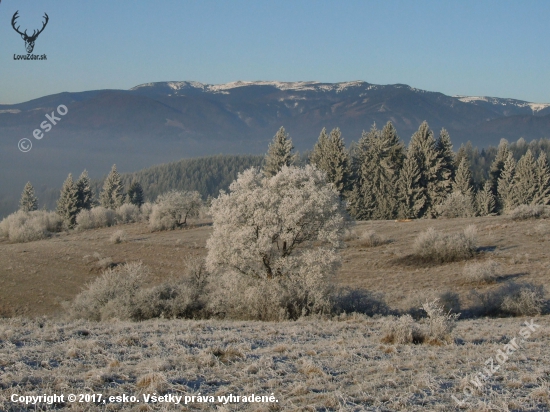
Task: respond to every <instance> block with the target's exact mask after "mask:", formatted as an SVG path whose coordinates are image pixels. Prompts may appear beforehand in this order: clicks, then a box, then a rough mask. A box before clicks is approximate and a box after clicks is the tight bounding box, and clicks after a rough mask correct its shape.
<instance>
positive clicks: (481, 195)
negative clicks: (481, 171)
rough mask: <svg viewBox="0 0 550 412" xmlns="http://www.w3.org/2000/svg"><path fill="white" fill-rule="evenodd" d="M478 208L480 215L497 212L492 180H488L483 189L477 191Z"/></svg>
mask: <svg viewBox="0 0 550 412" xmlns="http://www.w3.org/2000/svg"><path fill="white" fill-rule="evenodd" d="M476 209H477V213H478V215H479V216H488V215H490V214H492V213H494V212H495V210H496V202H495V196H494V195H493V190H492V187H491V182H490V181H486V182H485V184H484V185H483V189H481V190H479V191H478V192H477V194H476Z"/></svg>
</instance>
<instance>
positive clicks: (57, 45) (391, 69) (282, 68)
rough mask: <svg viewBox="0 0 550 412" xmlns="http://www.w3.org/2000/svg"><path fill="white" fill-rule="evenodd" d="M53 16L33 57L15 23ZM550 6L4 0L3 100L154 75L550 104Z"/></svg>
mask: <svg viewBox="0 0 550 412" xmlns="http://www.w3.org/2000/svg"><path fill="white" fill-rule="evenodd" d="M16 11H19V16H20V17H19V19H18V25H20V27H21V30H24V29H28V32H30V33H32V31H33V30H34V29H38V28H40V27H41V25H42V20H43V17H42V16H43V15H44V13H47V14H48V16H49V23H48V25H47V27H46V28H45V30H44V31H43V32H42V33H41V34H40V35H39V37H38V39H37V40H36V44H35V49H34V51H33V53H34V54H37V55H41V54H46V56H47V60H42V61H25V60H14V55H18V54H26V52H25V47H24V42H23V40H22V39H21V37H20V36H19V35H18V34H17V33H16V32H15V31H14V30H13V28H12V27H11V19H12V16H13V14H14V13H15V12H16ZM548 39H550V1H547V0H544V1H543V0H540V1H536V0H530V1H524V2H520V1H507V0H498V1H488V0H476V1H469V0H460V1H446V0H444V1H442V0H438V1H422V0H414V1H413V0H410V1H397V0H385V1H382V0H380V1H370V0H360V1H354V0H347V1H346V0H340V1H329V0H316V1H313V0H230V1H227V0H223V1H222V0H194V1H189V0H156V1H153V0H149V1H143V0H132V1H130V0H126V1H122V0H119V1H113V0H93V1H92V0H79V1H69V0H49V1H47V0H2V1H1V3H0V104H13V103H19V102H24V101H28V100H31V99H34V98H38V97H42V96H45V95H49V94H55V93H61V92H66V91H69V92H77V91H84V90H96V89H129V88H131V87H134V86H136V85H138V84H142V83H148V82H156V81H183V80H194V81H199V82H201V83H210V84H218V83H227V82H231V81H237V80H250V81H253V80H278V81H312V80H313V81H320V82H343V81H352V80H364V81H367V82H369V83H374V84H395V83H403V84H408V85H410V86H412V87H416V88H419V89H424V90H429V91H438V92H442V93H445V94H447V95H470V96H494V97H509V98H516V99H520V100H527V101H531V102H538V103H550V43H549V42H548Z"/></svg>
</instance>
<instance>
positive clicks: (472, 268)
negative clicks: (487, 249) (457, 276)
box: [462, 259, 498, 283]
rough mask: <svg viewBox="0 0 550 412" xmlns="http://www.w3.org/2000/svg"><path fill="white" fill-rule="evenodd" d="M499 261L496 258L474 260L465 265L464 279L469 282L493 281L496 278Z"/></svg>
mask: <svg viewBox="0 0 550 412" xmlns="http://www.w3.org/2000/svg"><path fill="white" fill-rule="evenodd" d="M497 270H498V263H497V262H495V261H494V260H491V259H489V260H487V261H484V262H473V263H470V264H467V265H466V266H464V270H463V272H462V273H463V276H464V280H465V281H466V282H469V283H492V282H494V281H495V280H496V273H497Z"/></svg>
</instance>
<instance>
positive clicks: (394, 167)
mask: <svg viewBox="0 0 550 412" xmlns="http://www.w3.org/2000/svg"><path fill="white" fill-rule="evenodd" d="M353 158H354V162H353V163H354V170H355V185H354V187H353V191H352V192H351V194H350V199H349V205H350V213H352V215H354V216H355V217H356V218H358V219H392V218H394V217H395V216H396V214H397V189H396V182H397V179H398V176H399V170H400V169H401V167H402V165H403V158H404V147H403V143H402V142H401V141H400V139H399V137H398V136H397V132H396V131H395V128H394V127H393V125H392V124H391V122H388V123H387V124H386V125H385V126H384V128H383V129H382V130H381V131H380V130H378V129H377V128H376V125H373V127H372V129H371V130H370V131H369V132H368V133H363V136H362V138H361V140H360V141H359V143H358V144H357V146H356V148H355V150H354V156H353Z"/></svg>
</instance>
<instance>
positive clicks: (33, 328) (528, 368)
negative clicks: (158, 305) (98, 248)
mask: <svg viewBox="0 0 550 412" xmlns="http://www.w3.org/2000/svg"><path fill="white" fill-rule="evenodd" d="M526 320H528V318H521V319H520V318H514V319H498V320H467V321H460V322H458V324H457V327H456V329H455V330H454V331H453V334H454V336H455V341H454V342H456V343H452V342H451V343H450V344H447V345H443V346H438V345H401V344H396V343H393V344H381V343H380V338H381V337H382V336H383V334H384V328H385V324H386V320H385V319H371V318H367V317H364V316H357V315H354V316H345V317H341V318H339V319H333V320H332V321H326V320H321V319H309V320H299V321H296V322H279V323H264V322H243V321H193V320H171V321H169V320H151V321H146V322H140V323H125V322H112V323H90V322H85V321H76V322H68V323H60V322H54V321H49V320H35V321H29V320H23V319H11V320H0V340H1V341H2V351H1V352H0V367H1V368H2V374H1V375H0V410H5V411H15V410H16V409H15V405H14V404H12V403H11V402H9V397H10V396H11V394H14V393H19V394H21V393H23V394H25V395H38V394H42V393H44V391H46V392H47V393H50V392H51V393H65V394H68V393H94V392H95V393H102V394H103V395H104V396H112V395H121V394H123V393H126V394H129V395H136V396H139V397H140V399H141V400H142V401H143V398H142V396H143V394H148V393H151V394H152V393H153V392H156V393H157V394H159V395H160V394H175V395H176V394H177V395H189V396H191V395H194V396H197V395H198V394H199V393H200V394H202V395H206V396H215V397H216V396H218V395H229V394H230V393H233V394H240V395H243V394H247V395H250V394H252V393H254V394H257V395H270V394H271V393H273V394H274V396H275V397H276V398H277V400H278V403H277V404H275V405H273V404H272V405H268V404H242V403H239V404H237V403H234V404H230V405H226V406H225V409H222V410H251V411H252V410H253V411H258V410H266V411H267V410H281V411H311V410H319V411H321V410H346V411H347V410H349V411H365V410H368V411H426V410H429V411H453V410H456V404H455V402H454V401H453V399H452V398H451V395H454V396H455V397H457V398H458V399H460V400H462V399H464V398H465V395H464V394H463V392H462V389H463V388H464V386H465V385H467V384H469V385H471V384H470V383H469V381H470V379H472V377H473V376H474V375H476V374H477V373H478V372H482V371H483V368H484V367H486V365H485V362H486V360H487V359H489V358H490V357H494V356H495V354H496V350H497V349H499V348H502V347H503V345H504V344H505V343H507V342H508V341H509V339H511V338H512V337H515V336H517V334H518V332H519V330H520V328H521V327H522V324H523V322H524V321H526ZM535 323H537V324H540V329H539V330H537V332H535V333H533V335H532V336H531V337H530V338H529V339H527V340H526V342H525V343H522V344H521V348H520V349H518V350H517V351H516V353H514V354H513V355H510V356H509V359H508V361H507V362H506V363H505V364H504V365H503V366H501V368H500V370H499V372H498V375H496V376H495V377H494V378H492V379H490V380H489V381H487V383H486V384H485V386H484V387H483V388H482V390H481V391H480V392H479V393H476V394H475V396H474V397H472V398H468V399H467V400H468V401H469V402H470V403H469V405H470V406H468V407H467V408H466V410H471V411H482V410H488V409H486V408H485V407H484V406H483V404H485V405H487V404H489V403H491V404H493V405H494V406H493V410H518V411H519V410H523V411H527V410H529V411H546V410H548V409H549V407H550V403H549V396H548V386H549V376H550V355H549V354H548V350H547V348H548V346H549V345H550V335H549V334H548V333H547V328H548V325H549V323H548V318H547V317H543V318H535ZM123 337H124V338H126V339H122V338H123ZM526 377H529V379H527V380H526ZM69 407H71V408H70V410H73V409H75V407H76V408H77V410H80V411H95V410H99V409H100V407H99V406H96V405H93V404H85V403H83V404H70V403H67V404H65V406H64V407H59V409H63V410H66V409H69ZM217 407H222V405H221V404H220V403H214V404H200V403H193V404H188V405H187V406H186V407H185V408H184V410H215V409H216V408H217ZM101 408H103V407H101ZM139 408H143V409H139ZM101 410H103V409H101ZM106 410H124V411H126V410H128V411H130V410H182V406H174V405H163V404H148V405H147V407H146V408H144V405H138V404H130V403H125V404H123V403H119V404H112V405H107V409H106Z"/></svg>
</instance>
